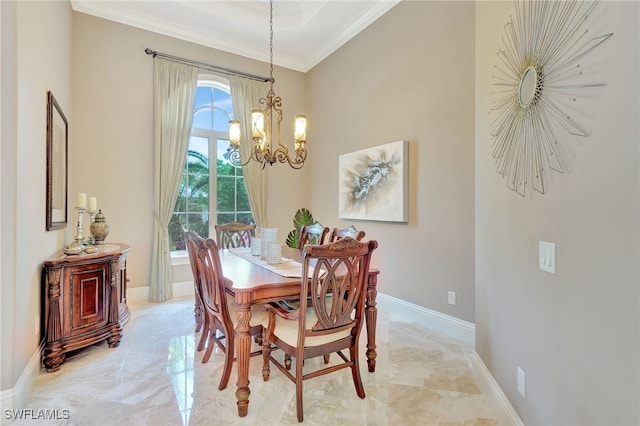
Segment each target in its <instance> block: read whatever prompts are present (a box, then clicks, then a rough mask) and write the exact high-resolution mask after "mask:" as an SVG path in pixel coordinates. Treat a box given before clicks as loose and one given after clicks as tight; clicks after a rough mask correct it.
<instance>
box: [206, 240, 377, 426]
mask: <svg viewBox="0 0 640 426" xmlns="http://www.w3.org/2000/svg"><path fill="white" fill-rule="evenodd" d="M300 260H301V252H300V250H297V249H292V248H289V247H283V248H282V262H281V263H278V264H267V263H266V262H265V261H264V260H260V257H259V256H252V255H251V250H250V249H249V248H235V249H233V248H232V249H223V250H220V261H221V265H222V272H223V274H224V276H225V277H226V278H228V279H229V280H230V281H231V283H230V285H229V286H228V287H227V292H228V293H229V294H231V295H233V297H234V300H235V307H236V316H237V325H236V330H235V349H236V362H237V366H236V367H237V372H238V381H237V383H236V386H237V389H236V398H237V405H238V415H239V416H240V417H244V416H246V415H247V413H248V411H249V395H250V394H251V391H250V389H249V359H250V358H251V335H250V334H249V324H250V321H251V307H252V306H254V305H261V304H264V303H270V302H278V301H283V300H295V299H297V298H299V297H300V284H301V274H302V264H301V263H300ZM379 273H380V271H379V270H378V269H375V268H370V269H369V274H368V277H367V291H366V296H365V300H366V302H365V324H366V329H367V351H366V356H367V367H368V370H369V372H372V373H373V372H375V369H376V357H377V353H376V321H377V308H376V296H377V285H378V275H379ZM196 304H197V300H196ZM197 308H198V307H197V306H196V309H197Z"/></svg>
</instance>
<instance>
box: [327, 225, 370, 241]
mask: <svg viewBox="0 0 640 426" xmlns="http://www.w3.org/2000/svg"><path fill="white" fill-rule="evenodd" d="M364 236H365V232H364V231H358V230H357V229H356V227H355V226H353V225H349V226H347V227H346V228H342V229H338V228H333V229H332V230H331V233H330V234H329V242H330V243H332V242H334V241H337V240H339V239H341V238H344V237H351V238H353V239H354V240H356V241H362V240H363V239H364Z"/></svg>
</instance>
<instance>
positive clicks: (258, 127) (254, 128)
mask: <svg viewBox="0 0 640 426" xmlns="http://www.w3.org/2000/svg"><path fill="white" fill-rule="evenodd" d="M251 134H252V136H251V137H252V138H253V139H263V140H264V112H263V111H262V110H260V109H254V110H251Z"/></svg>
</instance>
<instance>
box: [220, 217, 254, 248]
mask: <svg viewBox="0 0 640 426" xmlns="http://www.w3.org/2000/svg"><path fill="white" fill-rule="evenodd" d="M215 228H216V241H217V244H218V247H219V248H221V249H225V248H236V247H251V239H252V238H253V237H254V236H255V232H256V225H255V224H250V223H242V222H230V223H225V224H220V225H216V226H215Z"/></svg>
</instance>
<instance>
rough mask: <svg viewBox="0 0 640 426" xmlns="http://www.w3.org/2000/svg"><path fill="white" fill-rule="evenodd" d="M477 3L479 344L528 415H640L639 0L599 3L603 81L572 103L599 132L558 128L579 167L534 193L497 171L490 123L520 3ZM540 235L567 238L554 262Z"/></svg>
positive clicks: (630, 418) (597, 72)
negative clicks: (577, 133) (498, 71)
mask: <svg viewBox="0 0 640 426" xmlns="http://www.w3.org/2000/svg"><path fill="white" fill-rule="evenodd" d="M476 11H477V14H476V33H477V36H476V45H477V48H476V70H477V73H476V227H475V229H476V247H477V250H476V345H477V352H478V354H479V355H480V356H481V357H482V359H483V361H484V363H485V364H486V365H487V366H488V368H489V369H490V370H491V373H492V374H493V376H494V377H495V379H496V380H497V381H498V383H499V385H500V387H501V388H502V390H503V391H504V392H505V394H506V395H507V396H508V398H509V400H510V402H511V404H512V405H513V406H514V407H515V408H516V410H517V411H518V414H519V415H520V417H521V418H522V420H523V421H524V422H525V424H549V425H550V424H555V425H559V424H573V425H580V424H582V425H585V424H592V425H595V424H607V425H614V424H624V425H631V424H638V423H639V422H640V418H639V413H638V401H639V398H640V392H639V390H638V387H639V381H638V380H639V371H638V368H639V359H640V351H639V348H638V336H639V317H638V313H639V300H638V296H639V294H638V286H639V283H640V277H639V270H638V261H639V259H640V250H639V247H638V245H639V238H638V237H639V220H640V210H639V188H640V185H639V164H640V163H639V161H638V160H639V157H638V156H639V149H638V148H639V144H638V141H639V140H640V135H639V131H638V117H639V114H640V110H639V106H638V105H639V94H640V93H639V85H638V75H639V69H638V64H639V62H640V58H639V52H640V46H639V40H640V34H639V33H638V31H639V29H638V28H639V25H638V22H639V18H640V15H639V13H640V4H639V3H637V2H601V3H599V5H598V9H596V10H595V11H594V13H593V14H592V21H591V22H592V25H590V27H589V28H590V30H591V31H590V33H589V34H591V36H592V37H595V36H596V35H601V34H603V33H604V32H605V31H608V32H613V33H614V35H613V37H612V38H611V39H610V40H609V41H607V42H606V43H605V44H603V45H602V46H600V47H599V48H598V49H597V50H595V51H593V52H591V53H590V54H589V55H587V56H586V57H585V58H583V60H581V61H580V62H581V64H582V69H584V70H585V73H592V75H593V76H594V78H595V80H596V81H603V82H605V83H606V86H605V87H604V88H601V89H596V90H581V91H578V93H582V94H583V96H580V95H578V97H577V100H576V102H575V107H573V108H572V109H571V112H570V114H571V115H572V117H573V118H574V119H575V120H577V121H579V122H581V123H583V125H584V126H585V127H587V129H588V130H589V132H590V135H591V136H590V137H588V138H579V137H570V136H569V135H568V134H566V133H563V134H560V135H561V137H562V138H561V141H562V143H564V144H565V145H564V146H565V152H566V154H567V160H568V162H569V164H570V173H567V174H564V175H559V174H555V175H553V176H552V177H551V178H550V179H549V181H548V192H547V193H546V194H545V195H539V194H537V193H536V194H534V195H533V196H531V197H526V198H521V197H520V196H519V195H517V194H515V193H513V192H512V191H510V190H508V189H507V188H506V186H505V181H504V180H503V179H502V177H501V176H500V175H498V173H496V171H495V164H494V161H493V160H492V158H491V140H490V138H489V125H488V111H489V107H490V105H491V100H492V97H491V95H490V91H491V90H492V83H493V82H494V81H493V80H492V79H491V75H492V74H493V73H494V72H493V69H492V68H493V66H494V65H495V64H496V62H497V56H496V52H497V50H498V48H499V47H501V44H500V37H501V36H502V35H503V34H504V33H503V26H504V24H505V23H506V22H507V20H508V18H509V15H510V14H513V4H512V2H478V3H477V5H476ZM589 64H595V66H589ZM541 240H542V241H550V242H554V243H555V244H556V250H557V251H556V256H557V257H556V260H557V265H556V274H555V275H551V274H548V273H546V272H542V271H540V270H539V269H538V267H537V265H538V242H539V241H541ZM518 366H520V367H521V368H522V369H523V370H524V372H525V374H526V399H523V398H522V397H520V395H519V394H518V392H517V390H516V369H517V367H518Z"/></svg>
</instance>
